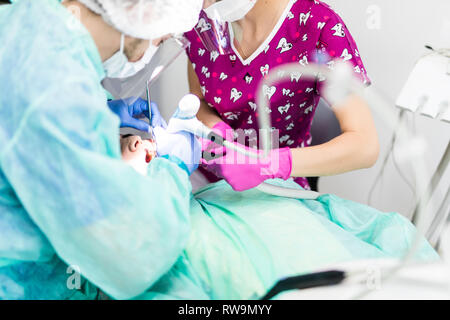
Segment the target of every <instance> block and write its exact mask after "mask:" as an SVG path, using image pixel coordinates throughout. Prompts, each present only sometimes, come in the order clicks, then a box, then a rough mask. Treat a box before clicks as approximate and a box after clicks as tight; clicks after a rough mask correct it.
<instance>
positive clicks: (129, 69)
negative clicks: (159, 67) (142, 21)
mask: <svg viewBox="0 0 450 320" xmlns="http://www.w3.org/2000/svg"><path fill="white" fill-rule="evenodd" d="M124 43H125V35H124V34H122V36H121V38H120V50H119V51H117V52H116V53H115V54H114V55H113V56H112V57H111V58H109V59H108V60H106V61H105V62H103V68H104V69H105V72H106V76H107V77H108V78H128V77H131V76H134V75H135V74H137V73H138V72H139V71H141V70H142V69H144V68H145V66H146V65H147V64H148V63H149V62H150V60H151V59H152V57H153V56H154V55H155V53H156V51H157V50H158V47H156V46H154V45H153V44H152V43H151V41H150V44H149V47H148V49H147V50H146V51H145V54H144V56H143V57H142V59H140V60H139V61H136V62H129V61H128V58H127V56H126V55H125V53H124Z"/></svg>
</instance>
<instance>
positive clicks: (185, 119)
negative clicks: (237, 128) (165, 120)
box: [167, 94, 225, 145]
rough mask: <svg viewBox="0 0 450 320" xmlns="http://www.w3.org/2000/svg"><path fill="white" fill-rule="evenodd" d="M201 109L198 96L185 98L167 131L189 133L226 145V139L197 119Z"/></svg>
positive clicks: (191, 95) (181, 101) (189, 95)
mask: <svg viewBox="0 0 450 320" xmlns="http://www.w3.org/2000/svg"><path fill="white" fill-rule="evenodd" d="M199 109H200V99H199V98H198V97H197V96H195V95H193V94H188V95H186V96H184V97H183V98H182V99H181V100H180V103H179V104H178V109H177V111H176V112H175V114H174V115H173V117H172V119H170V121H169V124H168V126H167V131H169V132H176V131H187V132H189V133H192V134H193V135H195V136H197V137H199V138H203V139H208V140H211V141H212V142H215V143H217V144H219V145H224V143H225V139H224V138H223V137H222V136H221V135H219V134H217V133H215V132H214V131H213V130H211V129H210V128H208V127H207V126H205V125H204V124H203V123H201V122H200V120H198V119H197V117H196V116H197V113H198V110H199Z"/></svg>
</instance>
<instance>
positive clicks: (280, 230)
mask: <svg viewBox="0 0 450 320" xmlns="http://www.w3.org/2000/svg"><path fill="white" fill-rule="evenodd" d="M154 146H155V144H154V142H152V141H149V140H142V139H141V138H139V137H137V136H131V135H128V136H121V147H122V154H123V159H124V161H126V162H127V163H128V164H130V165H131V166H132V167H133V168H134V169H135V170H136V171H138V172H140V173H141V174H146V170H147V166H149V165H151V162H150V161H151V159H152V158H153V157H154V156H155V151H154V150H155V148H154ZM269 183H273V184H276V185H282V186H287V187H290V188H300V187H299V186H298V185H297V184H296V183H294V182H293V181H287V182H286V181H282V180H272V181H269ZM190 210H191V212H190V216H191V232H190V236H189V241H188V243H187V244H186V247H185V250H184V252H180V257H179V259H178V261H177V262H176V264H175V265H174V266H173V267H172V269H171V270H170V271H169V272H168V273H167V274H166V275H164V276H163V277H161V279H160V280H159V281H158V282H157V283H156V284H155V285H154V286H153V287H152V288H150V289H149V290H148V291H147V292H146V293H144V294H142V295H141V296H139V297H137V298H138V299H224V300H228V299H257V298H260V297H262V296H263V295H264V294H265V293H267V291H269V290H270V288H271V287H272V286H273V285H274V284H275V283H276V282H277V281H278V280H280V279H282V278H285V277H288V276H294V275H299V274H304V273H309V272H314V271H316V270H317V269H319V268H322V267H325V266H328V265H330V264H333V263H340V262H345V261H352V260H358V259H374V258H392V257H401V256H402V255H403V254H405V252H407V250H408V249H409V247H410V245H411V243H412V241H413V239H414V236H415V234H416V230H415V228H414V226H413V225H412V224H411V223H410V222H409V221H408V220H407V219H405V218H404V217H402V216H401V215H399V214H397V213H383V212H380V211H377V210H375V209H373V208H370V207H368V206H365V205H361V204H358V203H355V202H352V201H348V200H344V199H341V198H338V197H337V196H334V195H323V196H321V197H320V198H319V199H317V200H295V199H287V198H282V197H276V196H271V195H267V194H264V193H262V192H260V191H258V190H255V189H254V190H249V191H245V192H235V191H233V190H232V188H231V187H230V186H229V185H228V184H227V183H226V182H225V181H220V182H218V183H215V184H212V185H208V186H206V187H205V188H203V189H201V190H200V191H198V192H197V193H196V194H195V195H194V197H193V198H192V201H191V208H190ZM416 258H417V259H420V260H427V261H428V260H433V259H438V258H439V257H438V255H437V253H436V252H435V251H434V250H433V248H432V247H431V246H430V245H429V244H428V242H427V241H426V240H425V239H424V240H423V242H422V244H421V247H420V250H419V251H418V252H417V254H416Z"/></svg>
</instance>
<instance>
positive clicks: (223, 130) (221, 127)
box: [212, 121, 233, 139]
mask: <svg viewBox="0 0 450 320" xmlns="http://www.w3.org/2000/svg"><path fill="white" fill-rule="evenodd" d="M212 130H213V131H215V132H217V131H218V132H219V133H220V134H221V135H222V137H223V138H225V139H227V138H228V139H229V138H231V137H232V131H233V128H232V127H230V126H229V125H228V124H227V123H226V122H224V121H220V122H218V123H216V125H215V126H214V127H212ZM227 132H228V135H230V134H231V137H227Z"/></svg>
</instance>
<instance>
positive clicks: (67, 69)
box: [0, 0, 191, 299]
mask: <svg viewBox="0 0 450 320" xmlns="http://www.w3.org/2000/svg"><path fill="white" fill-rule="evenodd" d="M0 15H1V17H0V43H1V44H2V45H1V47H0V76H1V77H2V80H1V82H0V83H1V85H0V299H66V298H93V297H95V295H96V290H88V289H86V288H87V287H91V288H92V287H94V288H95V287H98V288H100V289H101V290H102V291H104V292H105V293H106V294H108V295H109V296H111V297H113V298H117V299H127V298H131V297H134V296H136V295H138V294H140V293H142V292H144V291H145V290H146V289H147V288H149V287H150V286H152V285H153V284H154V283H155V282H156V281H157V280H158V279H159V278H160V277H161V275H163V274H164V273H166V272H167V271H169V269H170V268H171V266H172V265H173V264H174V263H175V262H176V261H177V259H178V257H179V255H180V253H181V252H182V250H183V248H184V247H185V244H186V242H187V239H188V234H189V228H190V226H189V201H190V196H191V193H190V191H191V189H190V188H191V187H190V183H189V179H188V175H187V174H186V173H185V171H184V170H182V169H180V168H179V167H178V166H177V165H175V164H174V163H172V162H171V161H169V160H166V159H156V160H154V161H153V162H152V163H151V164H150V166H149V174H148V176H141V175H139V174H138V173H136V172H135V171H134V170H133V169H132V168H130V167H129V166H127V165H126V164H124V163H123V162H122V161H121V154H120V146H119V141H118V139H119V119H118V118H117V117H116V116H115V115H114V114H113V113H112V112H110V110H109V109H108V106H107V103H106V101H107V99H106V95H105V92H104V90H103V88H102V86H101V81H102V79H103V78H104V76H105V75H104V71H103V68H102V61H101V58H100V55H99V52H98V50H97V48H96V46H95V43H94V41H93V39H92V38H91V36H90V34H89V33H88V31H87V30H86V29H85V28H84V27H83V26H82V25H81V24H80V23H79V22H78V21H77V20H76V19H75V18H74V17H73V15H72V14H71V13H70V12H69V11H68V10H66V9H65V8H64V7H63V6H61V5H60V4H59V2H58V1H56V0H40V1H36V0H21V1H18V2H16V3H14V4H13V5H9V6H5V7H4V8H2V10H0ZM74 270H78V271H79V273H80V274H81V280H80V281H77V280H76V279H75V278H76V276H77V273H74V272H75V271H74ZM91 293H93V294H91Z"/></svg>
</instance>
